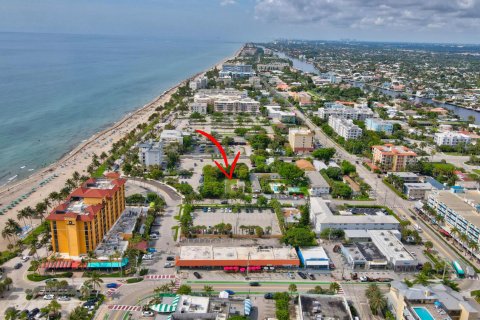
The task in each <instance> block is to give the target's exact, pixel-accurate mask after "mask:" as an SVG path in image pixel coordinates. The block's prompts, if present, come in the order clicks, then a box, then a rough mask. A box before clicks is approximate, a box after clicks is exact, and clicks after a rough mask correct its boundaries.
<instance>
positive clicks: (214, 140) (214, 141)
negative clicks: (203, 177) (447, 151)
mask: <svg viewBox="0 0 480 320" xmlns="http://www.w3.org/2000/svg"><path fill="white" fill-rule="evenodd" d="M195 131H196V132H198V133H200V134H201V135H203V136H205V137H207V138H208V139H209V140H210V141H212V142H213V144H215V146H216V147H217V149H218V151H220V153H221V154H222V157H223V162H224V163H225V169H224V168H223V167H222V165H221V164H220V163H218V162H217V161H216V160H214V162H215V164H216V165H217V167H218V169H220V171H222V173H223V174H224V175H225V177H227V178H228V179H229V180H230V179H232V177H233V172H234V171H235V166H236V165H237V161H238V158H240V151H238V153H237V155H236V156H235V159H233V163H232V166H231V167H230V172H229V173H227V170H226V169H227V168H228V159H227V154H226V153H225V150H223V147H222V145H221V144H220V142H218V141H217V139H215V138H214V137H213V136H212V135H211V134H209V133H206V132H205V131H202V130H195Z"/></svg>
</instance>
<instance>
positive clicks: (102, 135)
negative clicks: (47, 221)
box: [0, 44, 245, 250]
mask: <svg viewBox="0 0 480 320" xmlns="http://www.w3.org/2000/svg"><path fill="white" fill-rule="evenodd" d="M244 46H245V45H244V44H242V45H241V46H240V48H239V49H238V50H236V51H235V52H234V53H233V55H231V56H228V57H225V58H223V59H221V60H220V61H219V62H217V63H215V64H214V65H212V66H210V67H208V68H206V69H204V70H203V71H200V72H197V73H195V74H193V75H191V76H189V77H187V78H185V79H184V80H182V81H180V82H179V83H177V84H175V85H174V86H173V87H170V88H168V89H167V90H165V91H164V92H162V93H161V94H160V95H158V96H156V97H155V98H153V99H152V100H151V101H150V102H149V103H147V104H145V105H144V106H142V107H140V108H138V109H136V110H133V111H131V112H128V113H127V114H126V115H125V116H124V117H122V118H121V119H120V120H118V121H116V122H113V123H111V124H107V125H108V127H107V128H105V129H104V130H101V131H99V132H97V133H95V134H93V135H92V136H90V137H89V138H87V139H85V140H82V141H81V142H80V143H79V144H78V145H76V146H75V147H73V148H72V149H70V150H68V151H66V152H65V153H63V154H62V156H60V158H59V159H57V160H55V161H53V162H52V163H50V164H49V165H47V166H45V167H43V168H39V169H38V170H37V171H34V172H33V173H32V174H31V175H29V176H27V177H25V178H22V179H21V180H18V181H12V182H10V183H6V184H5V185H2V186H0V203H1V205H0V209H3V208H6V207H7V205H8V204H9V203H11V202H12V201H14V200H15V199H18V198H20V197H21V196H22V195H24V194H27V193H29V192H31V190H32V188H35V191H33V192H32V193H31V194H30V195H29V196H28V197H27V198H26V199H25V200H23V201H22V202H20V203H19V204H18V205H17V206H15V207H13V208H11V209H9V210H7V211H6V212H5V213H4V214H3V215H0V224H3V225H4V224H5V222H6V220H7V219H8V218H14V219H15V220H18V219H16V213H17V212H18V211H19V210H21V209H22V208H24V207H26V206H31V207H34V206H35V205H36V204H37V203H38V202H40V201H43V199H44V198H46V197H47V196H48V194H50V193H51V192H53V191H57V192H59V191H60V189H61V188H62V187H63V186H64V184H65V181H66V180H67V179H68V178H70V177H71V176H72V174H73V172H75V171H78V172H79V173H80V174H81V175H82V174H86V175H88V173H86V168H87V166H88V165H89V164H90V163H91V160H92V155H93V154H94V153H95V154H97V155H100V154H101V153H102V152H106V153H107V154H108V153H109V151H110V149H111V146H112V144H113V143H115V142H116V141H118V140H120V139H121V138H123V137H124V136H125V134H127V133H128V132H129V131H130V130H132V129H134V128H136V126H137V124H139V123H143V122H148V118H149V116H150V115H151V114H152V113H154V112H155V109H156V108H157V107H159V106H162V105H163V104H165V103H166V102H168V101H169V100H170V98H171V96H172V95H173V94H174V93H175V92H176V91H177V90H178V88H179V87H181V86H182V85H184V84H185V83H187V82H188V81H191V80H192V79H194V78H196V77H198V76H201V75H204V74H205V73H206V72H207V71H209V70H211V69H213V68H215V67H219V66H221V65H222V64H223V63H225V62H226V61H228V60H230V59H232V58H235V57H237V56H238V54H239V53H240V52H241V50H242V49H243V47H244ZM48 177H53V178H51V179H50V180H49V182H48V183H46V184H43V185H41V186H40V183H41V182H42V181H44V180H45V179H48ZM35 221H36V220H35ZM34 224H35V223H34ZM6 245H7V244H6V243H5V242H1V243H0V250H4V249H6Z"/></svg>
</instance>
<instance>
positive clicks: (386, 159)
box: [372, 143, 417, 171]
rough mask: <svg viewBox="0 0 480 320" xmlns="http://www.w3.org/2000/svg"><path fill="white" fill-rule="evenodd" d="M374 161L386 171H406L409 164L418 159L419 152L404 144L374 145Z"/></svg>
mask: <svg viewBox="0 0 480 320" xmlns="http://www.w3.org/2000/svg"><path fill="white" fill-rule="evenodd" d="M372 153H373V163H374V164H375V165H377V166H379V167H380V169H382V170H385V171H404V170H405V168H406V167H407V165H409V164H411V163H414V162H415V161H417V154H416V153H415V152H413V151H412V150H410V149H409V148H407V147H404V146H395V145H393V144H390V143H389V144H385V145H383V146H373V147H372Z"/></svg>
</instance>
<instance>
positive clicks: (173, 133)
mask: <svg viewBox="0 0 480 320" xmlns="http://www.w3.org/2000/svg"><path fill="white" fill-rule="evenodd" d="M160 141H161V142H163V143H164V144H170V143H178V144H180V145H183V134H182V131H179V130H163V131H162V133H160Z"/></svg>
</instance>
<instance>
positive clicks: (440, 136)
mask: <svg viewBox="0 0 480 320" xmlns="http://www.w3.org/2000/svg"><path fill="white" fill-rule="evenodd" d="M434 141H435V144H436V145H437V146H452V147H453V146H456V145H457V144H461V143H463V144H469V143H470V141H471V139H470V137H469V136H467V135H466V134H463V133H460V132H438V133H435V138H434Z"/></svg>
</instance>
